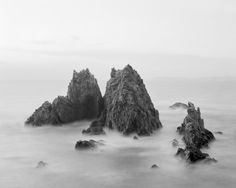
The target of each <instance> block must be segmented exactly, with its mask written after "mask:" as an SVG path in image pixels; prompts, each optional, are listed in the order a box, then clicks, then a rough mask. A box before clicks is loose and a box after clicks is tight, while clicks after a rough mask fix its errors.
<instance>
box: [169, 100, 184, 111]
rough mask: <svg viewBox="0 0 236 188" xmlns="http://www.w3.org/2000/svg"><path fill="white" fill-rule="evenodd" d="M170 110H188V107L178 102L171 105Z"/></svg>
mask: <svg viewBox="0 0 236 188" xmlns="http://www.w3.org/2000/svg"><path fill="white" fill-rule="evenodd" d="M169 108H171V109H173V110H175V109H188V105H187V104H184V103H182V102H176V103H175V104H173V105H171V106H170V107H169Z"/></svg>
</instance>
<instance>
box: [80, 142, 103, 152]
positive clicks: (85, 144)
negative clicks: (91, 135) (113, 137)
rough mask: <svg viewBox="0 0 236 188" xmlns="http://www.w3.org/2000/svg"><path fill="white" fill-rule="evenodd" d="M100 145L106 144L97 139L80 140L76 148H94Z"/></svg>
mask: <svg viewBox="0 0 236 188" xmlns="http://www.w3.org/2000/svg"><path fill="white" fill-rule="evenodd" d="M98 145H104V144H103V143H102V142H99V141H95V140H89V141H87V140H80V141H78V142H76V144H75V149H77V150H87V149H94V148H96V147H97V146H98Z"/></svg>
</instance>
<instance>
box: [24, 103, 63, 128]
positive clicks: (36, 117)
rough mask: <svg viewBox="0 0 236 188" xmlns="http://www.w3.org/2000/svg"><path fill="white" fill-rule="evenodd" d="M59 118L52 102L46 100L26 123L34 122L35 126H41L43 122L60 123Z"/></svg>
mask: <svg viewBox="0 0 236 188" xmlns="http://www.w3.org/2000/svg"><path fill="white" fill-rule="evenodd" d="M58 123H59V119H58V117H57V114H56V112H55V111H54V109H53V107H52V104H51V103H50V102H48V101H46V102H44V103H43V104H42V106H40V107H39V108H38V109H37V110H35V112H34V113H33V115H32V116H30V117H29V118H28V119H27V121H26V124H32V125H35V126H40V125H42V124H58Z"/></svg>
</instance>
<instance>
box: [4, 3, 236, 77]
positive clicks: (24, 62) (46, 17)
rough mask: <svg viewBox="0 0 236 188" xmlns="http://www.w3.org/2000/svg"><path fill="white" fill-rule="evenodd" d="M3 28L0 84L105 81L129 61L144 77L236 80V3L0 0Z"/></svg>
mask: <svg viewBox="0 0 236 188" xmlns="http://www.w3.org/2000/svg"><path fill="white" fill-rule="evenodd" d="M0 28H1V29H0V80H2V79H67V78H68V77H71V74H72V70H73V69H77V70H80V69H82V68H86V67H89V68H90V69H91V71H92V72H93V73H94V74H95V75H96V76H97V77H98V78H103V77H104V79H106V77H108V76H109V72H110V68H111V67H113V66H115V67H118V68H121V67H122V66H124V65H125V64H127V63H130V64H131V65H133V66H134V67H135V68H136V69H137V70H138V71H139V72H141V73H140V74H142V75H143V76H144V77H146V78H152V77H158V76H161V77H163V76H167V77H170V76H178V77H179V76H181V77H205V76H210V77H211V76H236V53H235V52H236V1H235V0H197V1H196V0H194V1H193V0H1V1H0ZM13 75H14V76H13Z"/></svg>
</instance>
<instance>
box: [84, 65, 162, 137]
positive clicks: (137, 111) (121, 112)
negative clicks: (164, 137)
mask: <svg viewBox="0 0 236 188" xmlns="http://www.w3.org/2000/svg"><path fill="white" fill-rule="evenodd" d="M103 100H104V111H103V113H102V115H101V116H100V118H99V119H97V120H95V121H94V122H93V123H92V124H91V126H90V128H89V129H88V130H85V131H83V132H84V133H90V134H93V130H97V129H95V127H98V128H99V130H101V128H102V127H108V128H110V129H117V130H118V131H120V132H122V133H123V134H130V133H137V134H138V135H150V134H151V133H152V132H153V131H154V130H156V129H158V128H160V127H162V125H161V122H160V120H159V113H158V111H157V110H156V109H155V108H154V106H153V103H152V101H151V98H150V96H149V94H148V92H147V90H146V88H145V85H144V83H143V80H142V79H141V78H140V76H139V74H138V73H137V72H136V71H135V70H134V69H133V68H132V67H131V66H130V65H127V66H126V67H125V68H124V69H123V70H115V69H114V68H113V69H112V71H111V79H110V80H109V81H108V82H107V86H106V92H105V96H104V98H103ZM96 133H97V132H96Z"/></svg>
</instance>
